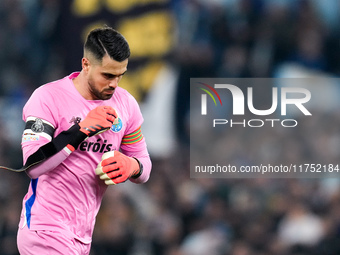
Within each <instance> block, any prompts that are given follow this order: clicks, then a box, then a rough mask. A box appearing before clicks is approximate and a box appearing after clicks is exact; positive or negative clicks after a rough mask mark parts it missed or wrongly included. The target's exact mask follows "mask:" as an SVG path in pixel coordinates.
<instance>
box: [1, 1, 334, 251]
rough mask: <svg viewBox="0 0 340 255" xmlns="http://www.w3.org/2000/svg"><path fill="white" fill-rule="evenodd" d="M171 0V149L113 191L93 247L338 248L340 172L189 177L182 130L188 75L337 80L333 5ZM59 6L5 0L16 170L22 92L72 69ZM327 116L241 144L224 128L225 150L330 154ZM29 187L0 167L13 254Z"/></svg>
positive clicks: (9, 155)
mask: <svg viewBox="0 0 340 255" xmlns="http://www.w3.org/2000/svg"><path fill="white" fill-rule="evenodd" d="M144 2H145V3H146V2H148V1H144ZM168 2H169V5H168V8H169V11H170V12H171V13H172V15H173V18H174V31H173V33H174V38H175V45H174V47H173V49H172V50H171V52H170V53H169V54H168V55H167V56H166V60H167V62H168V63H169V65H171V66H173V67H174V69H175V70H176V72H175V74H176V79H175V80H176V93H175V97H174V101H173V105H171V106H170V107H173V113H174V116H175V117H173V119H174V120H175V121H174V123H173V125H174V130H175V131H176V132H175V147H174V149H173V150H172V152H171V153H170V154H168V155H167V156H158V155H153V154H152V153H151V157H152V159H153V172H152V175H151V178H150V180H149V181H148V183H146V184H144V185H134V184H131V183H125V184H124V185H117V186H115V187H109V189H108V190H107V194H106V195H105V198H104V200H103V204H102V207H101V210H100V213H99V215H98V218H97V224H96V228H95V233H94V237H93V245H92V252H91V255H106V254H118V255H144V254H145V255H163V254H164V255H201V254H202V255H203V254H204V255H206V254H209V255H338V254H340V242H339V238H340V182H339V179H336V178H334V179H227V178H226V179H190V177H189V175H190V173H189V165H190V161H189V133H188V125H189V120H188V111H189V84H190V82H189V79H190V77H282V76H283V75H288V76H289V75H291V76H294V75H304V74H306V73H308V74H310V73H313V74H315V75H318V74H322V75H329V76H335V77H337V76H338V75H339V74H340V61H339V59H340V32H339V29H338V25H339V24H340V15H339V14H340V2H339V1H338V0H327V1H326V0H324V1H319V0H276V1H270V0H213V1H209V0H173V1H168ZM61 12H62V9H61V8H60V5H59V1H58V0H1V1H0V49H1V50H0V109H1V112H0V119H1V121H0V130H1V132H0V165H8V166H12V167H21V164H22V159H21V155H22V154H21V151H20V141H21V132H22V130H23V125H24V123H23V122H22V120H21V114H22V112H21V111H22V107H23V105H24V103H25V102H26V100H27V99H28V97H29V95H30V94H31V93H32V91H33V90H34V89H35V88H36V87H38V86H39V85H41V84H43V83H45V82H48V81H51V80H53V79H57V78H61V77H64V76H65V75H67V74H68V73H66V72H65V70H64V68H63V61H67V58H68V57H69V56H65V55H63V54H62V52H63V51H62V49H60V45H59V44H58V41H59V38H58V31H59V28H58V21H59V14H60V13H61ZM287 65H289V66H290V67H291V69H290V70H293V71H291V72H290V73H288V74H287V72H283V71H282V70H283V69H284V67H286V66H287ZM77 68H78V67H75V68H74V69H75V70H77ZM284 70H286V69H284ZM283 73H284V74H283ZM165 85H166V84H165ZM141 104H142V105H143V102H141ZM163 117H164V118H169V116H163ZM324 118H327V119H328V120H331V123H332V124H333V125H329V126H327V125H326V126H322V123H329V122H326V121H324V120H323V119H319V120H315V119H314V120H313V121H314V122H313V123H309V124H308V125H307V126H303V127H301V128H300V129H297V131H296V133H295V137H293V138H291V139H286V137H285V134H283V133H275V134H271V133H270V132H273V130H272V129H271V130H266V131H265V132H263V133H261V134H257V133H256V134H254V135H256V136H257V137H258V136H263V139H261V140H262V141H263V144H260V145H258V144H253V146H250V147H249V148H247V151H244V150H242V149H240V146H239V145H240V144H241V143H242V141H243V140H242V139H247V140H248V141H249V139H251V134H239V135H237V136H236V135H228V136H227V137H225V138H224V139H226V144H227V145H226V147H225V148H222V149H223V150H226V151H228V153H229V155H231V156H230V157H231V159H233V158H238V157H243V160H248V161H251V160H252V159H254V158H257V157H263V156H266V157H269V156H268V155H270V156H272V157H276V159H279V160H280V162H294V160H296V159H297V158H305V160H306V162H308V161H309V162H311V161H313V160H317V161H318V163H327V162H329V161H332V160H335V161H336V159H338V158H339V156H340V148H339V144H340V143H339V140H340V133H339V129H338V127H339V126H340V114H339V111H332V112H329V113H327V114H325V115H324ZM159 121H160V122H161V121H162V120H161V119H160V120H159ZM320 125H321V126H320ZM313 128H315V130H316V131H315V130H314V129H313ZM271 136H275V140H270V139H267V137H271ZM240 137H242V139H239V138H240ZM147 139H152V137H151V136H150V137H148V138H147ZM273 148H276V151H273ZM329 148H332V149H331V150H329ZM28 184H29V179H28V177H27V176H26V175H25V174H24V173H22V174H15V173H10V172H1V173H0V255H16V254H18V252H17V249H16V232H17V224H18V221H19V215H20V210H21V201H22V197H23V196H24V194H25V193H26V190H27V187H28Z"/></svg>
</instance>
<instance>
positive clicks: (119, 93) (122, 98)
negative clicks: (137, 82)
mask: <svg viewBox="0 0 340 255" xmlns="http://www.w3.org/2000/svg"><path fill="white" fill-rule="evenodd" d="M114 97H115V100H117V101H118V102H120V103H122V104H124V105H125V106H133V105H134V106H136V105H138V102H137V100H136V99H135V98H134V97H133V96H132V95H131V94H130V93H129V92H128V91H127V90H126V89H123V88H121V87H117V88H116V91H115V93H114Z"/></svg>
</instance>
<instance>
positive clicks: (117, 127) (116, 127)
mask: <svg viewBox="0 0 340 255" xmlns="http://www.w3.org/2000/svg"><path fill="white" fill-rule="evenodd" d="M122 128H123V122H122V119H121V118H119V117H118V123H117V124H114V125H112V127H111V130H112V131H113V132H115V133H118V132H119V131H120V130H122Z"/></svg>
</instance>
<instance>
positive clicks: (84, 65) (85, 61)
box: [81, 57, 91, 73]
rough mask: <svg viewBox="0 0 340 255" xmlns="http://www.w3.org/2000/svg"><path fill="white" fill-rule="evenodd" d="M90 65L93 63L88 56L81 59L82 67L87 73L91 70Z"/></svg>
mask: <svg viewBox="0 0 340 255" xmlns="http://www.w3.org/2000/svg"><path fill="white" fill-rule="evenodd" d="M90 66H91V63H90V60H89V59H88V58H85V57H84V58H82V59H81V67H82V69H83V70H84V71H85V72H86V73H87V72H88V71H89V68H90Z"/></svg>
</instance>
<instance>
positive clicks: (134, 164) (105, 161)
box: [96, 151, 140, 185]
mask: <svg viewBox="0 0 340 255" xmlns="http://www.w3.org/2000/svg"><path fill="white" fill-rule="evenodd" d="M139 172H140V166H139V163H138V161H137V159H135V158H131V157H128V156H126V155H124V154H123V153H121V152H119V151H109V152H106V153H104V154H103V157H102V161H101V162H100V163H99V164H98V167H97V169H96V174H97V175H99V177H100V179H101V180H104V181H105V183H106V185H112V184H118V183H121V182H125V181H126V180H127V179H128V178H130V177H133V176H134V175H137V174H139Z"/></svg>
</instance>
